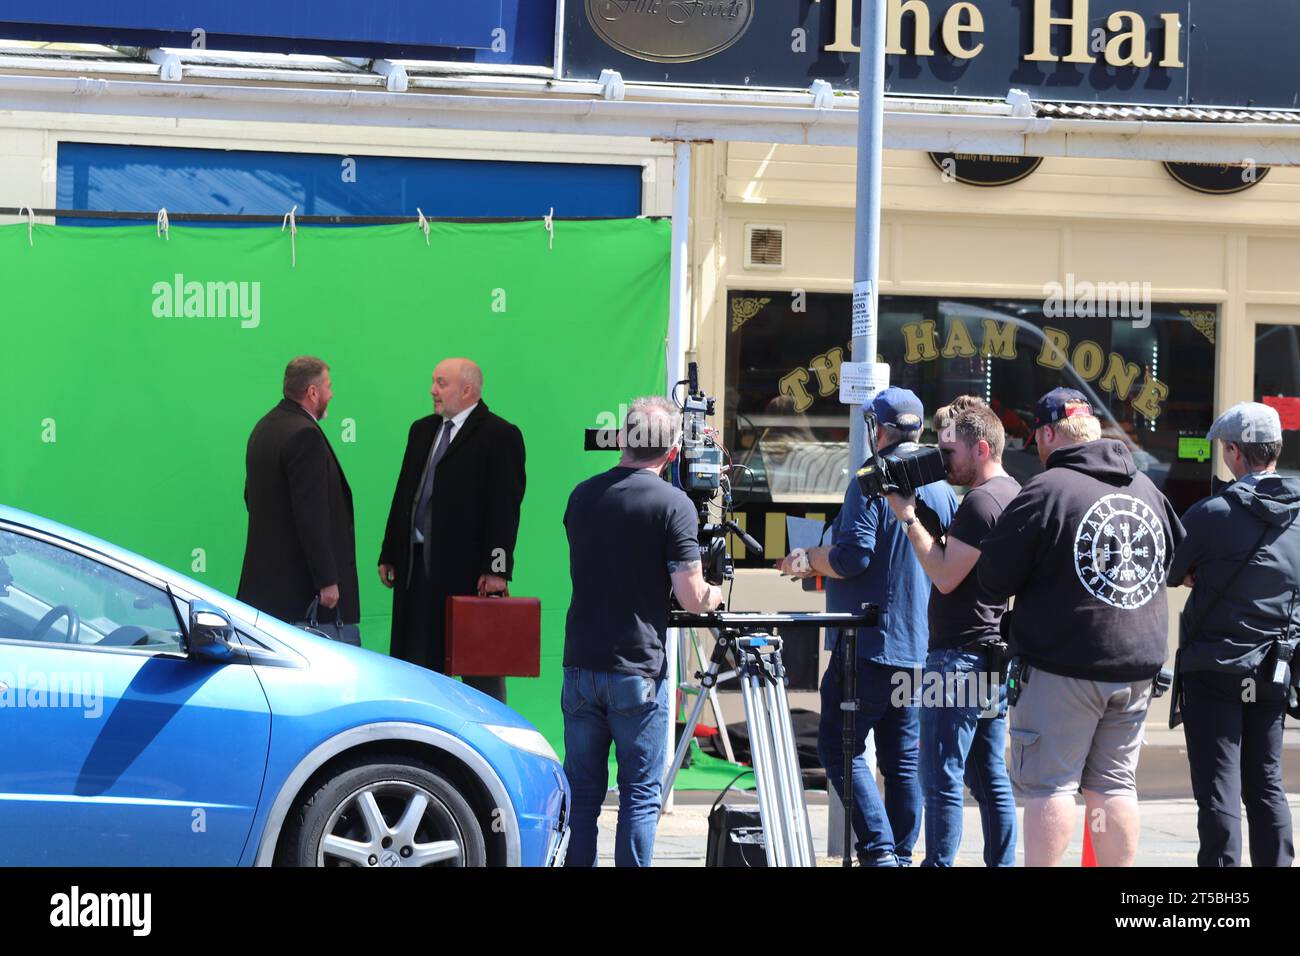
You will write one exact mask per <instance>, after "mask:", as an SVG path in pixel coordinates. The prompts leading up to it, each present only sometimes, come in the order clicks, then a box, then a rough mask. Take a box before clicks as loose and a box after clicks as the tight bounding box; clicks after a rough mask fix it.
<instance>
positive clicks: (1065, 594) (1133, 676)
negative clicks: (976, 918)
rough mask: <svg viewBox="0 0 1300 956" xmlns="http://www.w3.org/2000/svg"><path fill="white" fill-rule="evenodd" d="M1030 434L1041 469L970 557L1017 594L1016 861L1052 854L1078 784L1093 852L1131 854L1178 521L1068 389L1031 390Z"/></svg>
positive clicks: (1000, 590) (1107, 858) (1104, 858)
mask: <svg viewBox="0 0 1300 956" xmlns="http://www.w3.org/2000/svg"><path fill="white" fill-rule="evenodd" d="M1034 437H1035V439H1036V440H1037V442H1038V457H1039V458H1040V459H1041V460H1042V461H1043V464H1044V465H1046V467H1047V470H1046V471H1045V472H1043V473H1042V474H1040V475H1036V476H1035V477H1033V478H1031V479H1030V480H1029V481H1028V482H1027V483H1026V484H1025V486H1024V488H1023V490H1021V492H1020V494H1019V495H1018V496H1017V497H1016V499H1015V500H1014V501H1012V502H1011V504H1009V505H1008V506H1007V508H1006V510H1005V511H1003V512H1002V517H1001V518H999V519H998V523H997V526H996V527H994V529H993V531H992V532H991V533H990V534H989V535H988V537H986V538H985V539H984V546H983V547H982V548H981V549H980V551H981V554H980V559H979V564H978V565H977V568H978V573H979V581H980V584H981V585H982V586H983V587H984V588H986V589H987V590H988V592H989V593H990V594H991V595H993V597H994V598H995V599H997V600H1006V599H1007V598H1009V597H1011V596H1012V595H1015V598H1016V605H1015V608H1014V609H1013V610H1012V611H1011V612H1010V618H1011V621H1010V624H1011V628H1010V630H1011V634H1010V644H1011V649H1012V651H1013V653H1015V654H1016V655H1017V659H1016V660H1014V661H1013V662H1012V665H1011V669H1012V674H1013V675H1015V674H1016V673H1017V671H1021V673H1019V675H1018V677H1017V679H1016V680H1015V682H1014V687H1013V686H1012V684H1011V683H1010V682H1009V683H1008V702H1009V703H1010V704H1011V768H1010V770H1011V782H1012V785H1013V786H1014V788H1015V791H1016V793H1017V794H1018V795H1019V796H1021V797H1022V798H1023V799H1024V802H1025V817H1024V844H1025V863H1026V865H1028V866H1055V865H1056V864H1058V863H1059V862H1060V860H1061V857H1062V855H1064V853H1065V848H1066V846H1067V845H1068V844H1069V842H1070V834H1071V832H1073V829H1074V827H1073V818H1074V816H1075V812H1074V796H1075V793H1077V792H1078V790H1079V789H1080V788H1081V787H1082V789H1083V796H1084V801H1085V803H1086V804H1087V820H1088V824H1089V826H1090V827H1091V828H1092V831H1093V832H1092V838H1093V847H1094V849H1095V851H1096V854H1097V862H1098V863H1100V864H1101V865H1102V866H1131V865H1132V864H1133V859H1134V857H1135V856H1136V854H1137V839H1138V804H1137V783H1136V776H1137V762H1138V752H1139V749H1140V748H1141V745H1142V726H1143V723H1144V722H1145V720H1146V714H1147V707H1148V705H1149V704H1150V702H1151V691H1152V685H1153V683H1154V678H1155V677H1156V676H1157V674H1158V673H1159V672H1160V668H1161V665H1162V664H1163V663H1164V660H1165V656H1166V645H1167V642H1168V628H1169V603H1168V594H1167V592H1166V590H1165V576H1166V574H1167V573H1168V569H1169V561H1170V558H1171V556H1172V555H1173V551H1174V548H1175V547H1177V546H1178V544H1179V542H1181V541H1182V539H1183V526H1182V525H1181V524H1180V523H1179V521H1178V516H1177V514H1175V512H1174V508H1173V506H1172V505H1171V504H1170V503H1169V501H1168V500H1167V499H1166V498H1165V496H1164V495H1162V494H1161V493H1160V491H1159V490H1158V489H1157V488H1156V486H1155V485H1154V484H1152V483H1151V480H1150V479H1149V478H1147V476H1146V475H1144V474H1142V473H1141V472H1140V471H1138V470H1137V465H1136V464H1134V462H1133V455H1132V453H1131V452H1130V451H1129V448H1128V445H1126V444H1124V442H1122V441H1118V440H1115V439H1110V438H1102V437H1101V422H1100V421H1098V419H1097V418H1096V416H1095V415H1094V414H1093V410H1092V406H1091V405H1089V404H1088V400H1087V399H1086V398H1084V396H1083V395H1082V394H1080V393H1079V392H1077V391H1075V390H1074V389H1071V388H1057V389H1053V390H1052V391H1050V392H1048V393H1047V394H1046V395H1044V396H1043V397H1042V398H1040V399H1039V400H1038V406H1037V409H1036V414H1035V418H1034ZM1022 687H1023V690H1021V688H1022ZM1017 695H1019V699H1018V700H1017ZM1102 822H1104V825H1100V824H1101V823H1102Z"/></svg>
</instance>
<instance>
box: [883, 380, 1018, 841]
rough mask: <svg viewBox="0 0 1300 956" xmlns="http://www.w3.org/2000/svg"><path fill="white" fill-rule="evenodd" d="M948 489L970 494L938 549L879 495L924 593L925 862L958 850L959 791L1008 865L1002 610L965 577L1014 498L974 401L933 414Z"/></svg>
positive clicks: (899, 505) (893, 498)
mask: <svg viewBox="0 0 1300 956" xmlns="http://www.w3.org/2000/svg"><path fill="white" fill-rule="evenodd" d="M935 430H936V431H937V432H938V433H939V447H940V449H941V450H942V451H943V453H944V460H945V461H946V463H947V466H948V481H949V482H950V483H951V484H953V485H959V486H960V485H965V486H967V487H969V488H970V490H969V491H968V492H967V493H966V497H965V499H964V500H963V501H962V503H961V506H960V507H959V508H958V509H957V514H956V515H955V516H954V517H953V521H952V525H951V526H949V528H948V529H947V533H946V535H945V536H944V539H943V540H942V541H936V540H935V539H934V537H933V536H931V534H930V532H928V531H927V530H926V529H925V527H924V525H922V524H921V523H920V522H919V521H916V520H915V517H916V514H915V505H916V501H915V499H914V498H910V497H909V498H901V497H899V496H898V495H890V496H889V505H890V508H891V509H892V510H893V512H894V515H895V517H897V518H898V520H899V521H902V522H904V523H905V524H907V535H908V538H909V539H910V540H911V542H912V548H913V550H914V551H915V552H916V556H917V558H918V559H919V560H920V562H921V566H922V567H923V568H924V569H925V573H926V575H927V576H929V578H930V580H931V581H932V582H933V585H934V586H933V587H932V588H931V591H930V605H929V618H930V652H929V655H928V656H927V658H926V662H925V671H924V673H923V674H918V675H917V676H918V677H919V678H920V682H921V686H920V694H919V696H920V700H921V790H922V793H923V795H924V797H925V862H924V863H923V864H922V865H923V866H952V865H953V861H954V859H955V858H956V855H957V849H958V847H959V846H960V845H961V831H962V797H963V785H965V786H969V787H970V790H971V794H972V795H973V796H974V797H975V800H976V802H977V803H978V804H979V807H980V818H981V820H982V821H983V824H984V863H985V864H986V865H987V866H1014V865H1015V862H1016V803H1015V798H1014V796H1013V795H1012V790H1011V781H1010V779H1009V777H1008V776H1007V766H1006V758H1005V748H1006V740H1007V737H1006V718H1007V704H1006V686H1005V684H1004V683H1003V681H1002V675H1001V660H1000V655H995V656H994V657H993V658H992V659H991V658H990V653H989V651H988V650H987V649H986V645H987V644H988V643H989V642H991V641H996V640H997V639H998V628H999V625H1000V623H1001V620H1002V614H1003V612H1005V611H1006V607H1007V605H1006V602H1005V601H999V600H998V599H997V598H996V597H994V596H992V595H991V594H989V593H988V592H987V591H985V590H984V589H983V588H982V587H981V585H980V582H979V578H978V576H977V575H976V573H975V565H976V563H977V562H978V561H979V556H980V545H981V544H982V543H983V541H984V537H985V535H987V534H988V533H989V531H991V530H992V528H993V526H994V525H995V524H997V521H998V518H999V516H1001V514H1002V509H1003V508H1005V507H1006V506H1007V504H1008V503H1010V501H1011V500H1012V499H1013V498H1015V496H1016V495H1017V494H1018V493H1019V492H1020V485H1019V483H1018V482H1017V481H1016V480H1015V479H1014V478H1012V477H1011V476H1009V475H1008V474H1007V473H1006V471H1005V470H1004V469H1003V468H1002V449H1003V446H1004V445H1005V443H1006V436H1005V433H1004V431H1003V428H1002V423H1001V422H1000V421H999V420H998V417H997V415H995V414H994V413H993V412H992V411H991V410H990V409H989V408H988V407H987V406H986V405H985V404H984V403H983V402H982V401H981V400H979V399H977V398H972V397H970V396H962V397H961V398H959V399H957V400H956V401H954V402H953V404H952V405H949V406H948V407H947V408H946V409H940V410H939V411H938V412H936V413H935Z"/></svg>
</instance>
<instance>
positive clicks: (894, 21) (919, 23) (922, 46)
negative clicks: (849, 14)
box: [842, 0, 947, 56]
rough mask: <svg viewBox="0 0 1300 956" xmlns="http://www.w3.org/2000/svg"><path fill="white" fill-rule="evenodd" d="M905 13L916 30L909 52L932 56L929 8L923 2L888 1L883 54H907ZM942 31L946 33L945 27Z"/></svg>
mask: <svg viewBox="0 0 1300 956" xmlns="http://www.w3.org/2000/svg"><path fill="white" fill-rule="evenodd" d="M842 5H843V6H846V7H852V4H851V3H847V2H842ZM905 13H910V14H912V26H913V27H914V28H915V30H916V49H915V50H912V51H910V52H911V53H912V54H913V55H915V56H934V47H932V46H930V8H929V7H927V6H926V5H925V0H889V12H888V13H887V14H886V16H887V17H888V18H889V19H888V20H887V21H886V23H885V52H886V53H891V54H896V55H906V54H907V53H908V52H909V51H908V50H907V49H906V48H904V46H903V14H905ZM944 29H945V31H946V30H947V27H946V26H945V28H944ZM945 42H947V38H946V36H945Z"/></svg>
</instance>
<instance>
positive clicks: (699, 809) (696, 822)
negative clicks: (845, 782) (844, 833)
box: [598, 729, 1300, 867]
mask: <svg viewBox="0 0 1300 956" xmlns="http://www.w3.org/2000/svg"><path fill="white" fill-rule="evenodd" d="M1284 748H1285V749H1284V756H1283V768H1284V779H1285V783H1286V787H1287V792H1288V795H1289V800H1290V804H1291V813H1292V817H1293V818H1295V817H1296V816H1297V815H1298V814H1300V730H1297V729H1291V730H1288V731H1287V732H1286V742H1285V744H1284ZM1138 794H1139V798H1140V800H1141V809H1140V812H1141V826H1142V834H1141V837H1140V839H1139V842H1138V856H1137V865H1138V866H1188V867H1190V866H1195V865H1196V851H1197V846H1198V844H1197V836H1196V803H1195V801H1194V800H1193V799H1192V797H1191V787H1190V783H1189V782H1188V772H1187V755H1186V750H1185V748H1184V747H1183V745H1182V732H1181V731H1148V732H1147V743H1146V746H1145V747H1144V748H1143V751H1142V758H1141V762H1140V763H1139V765H1138ZM716 796H717V794H716V793H713V792H707V791H686V792H680V791H679V792H678V793H677V794H676V795H675V797H674V806H673V809H672V810H671V811H670V812H668V813H666V814H665V815H664V816H663V817H662V818H661V820H660V822H659V833H658V838H657V840H656V843H655V866H703V865H704V853H705V846H706V843H707V839H708V815H709V809H710V807H711V806H712V804H713V801H714V799H715V797H716ZM727 800H728V802H729V803H736V804H739V803H742V802H745V801H749V802H751V803H752V802H754V801H753V797H752V793H751V794H750V795H748V796H746V795H737V794H736V793H735V792H734V791H733V793H732V794H729V795H728V797H727ZM808 804H809V806H808V814H809V818H810V819H811V822H812V828H813V836H814V840H815V844H816V847H817V852H818V854H819V856H823V857H824V855H825V853H826V845H827V832H826V831H827V818H828V811H827V803H826V794H825V793H823V792H817V791H812V792H810V793H809V794H808ZM1244 816H1245V815H1244V813H1243V821H1242V844H1243V852H1244V853H1245V854H1246V856H1247V857H1249V851H1248V850H1247V849H1245V848H1246V847H1248V846H1249V842H1248V841H1249V837H1248V834H1249V826H1248V825H1247V824H1246V822H1245V819H1244ZM617 820H618V797H617V794H614V793H611V794H610V796H609V798H608V799H607V800H606V803H605V807H604V809H603V811H602V812H601V815H600V821H599V826H600V835H599V843H598V863H599V865H601V866H612V865H613V863H614V827H615V825H616V823H617ZM964 834H965V836H964V838H963V840H962V845H961V850H960V851H959V852H958V855H957V865H958V866H983V864H984V861H983V857H982V853H983V842H982V840H981V839H980V822H979V809H978V808H977V807H976V806H975V805H974V804H973V803H972V802H971V800H970V796H969V794H968V795H967V800H966V808H965V826H964ZM1082 852H1083V808H1082V803H1081V802H1080V808H1079V825H1078V834H1077V835H1076V837H1075V839H1074V840H1073V841H1072V842H1071V844H1070V849H1069V851H1068V852H1067V854H1066V857H1065V860H1064V865H1066V866H1078V865H1079V863H1080V861H1081V859H1082ZM924 855H925V835H924V833H922V835H921V839H920V841H919V842H918V843H917V847H916V850H915V852H914V859H916V860H918V861H919V860H921V859H922V858H923V857H924ZM1017 858H1018V861H1019V863H1020V864H1021V865H1023V863H1024V852H1023V848H1018V850H1017ZM822 863H823V865H838V863H839V858H838V857H836V858H835V859H833V860H832V859H823V861H822Z"/></svg>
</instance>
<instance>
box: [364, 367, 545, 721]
mask: <svg viewBox="0 0 1300 956" xmlns="http://www.w3.org/2000/svg"><path fill="white" fill-rule="evenodd" d="M430 394H431V395H432V396H433V410H434V414H432V415H430V416H428V417H427V418H421V419H419V420H417V421H416V422H415V423H414V424H413V425H412V426H411V431H410V434H409V435H408V437H407V441H406V455H405V457H404V458H403V459H402V470H401V473H400V474H399V475H398V478H397V490H396V491H395V492H394V494H393V506H392V509H391V510H390V511H389V514H388V525H387V528H386V529H385V531H384V544H383V547H382V548H381V549H380V553H379V579H380V580H381V581H382V582H383V583H384V586H385V587H388V588H392V589H393V636H392V644H391V647H390V649H389V653H390V654H391V655H392V656H393V657H398V658H401V659H402V660H406V661H411V662H412V663H415V664H420V665H421V666H423V667H428V668H430V669H431V670H435V671H442V669H443V667H444V665H445V645H444V635H443V631H444V624H445V618H444V615H445V614H446V603H447V598H448V596H450V595H457V594H470V595H478V596H480V597H483V596H486V595H489V594H501V593H507V592H508V582H509V580H510V578H511V575H512V574H513V573H514V566H515V538H516V537H517V535H518V533H519V506H520V504H521V503H522V501H523V498H524V439H523V436H522V435H521V434H520V432H519V429H518V428H516V427H515V426H514V425H512V424H510V423H509V422H507V421H506V420H505V419H503V418H500V417H498V416H496V415H494V414H492V413H491V412H490V411H488V407H487V404H486V403H485V402H484V401H483V372H482V370H480V369H479V367H478V366H477V365H475V364H474V363H473V362H471V361H470V360H469V359H463V358H453V359H446V360H444V361H442V362H440V363H439V364H438V367H437V368H435V369H434V371H433V387H432V388H431V389H430ZM465 682H466V683H467V684H469V685H470V686H472V687H477V688H478V689H479V690H482V691H484V692H485V693H488V694H491V695H492V696H493V697H496V698H497V699H498V700H504V699H505V679H504V678H499V677H488V678H481V677H480V678H473V677H467V678H466V679H465Z"/></svg>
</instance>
